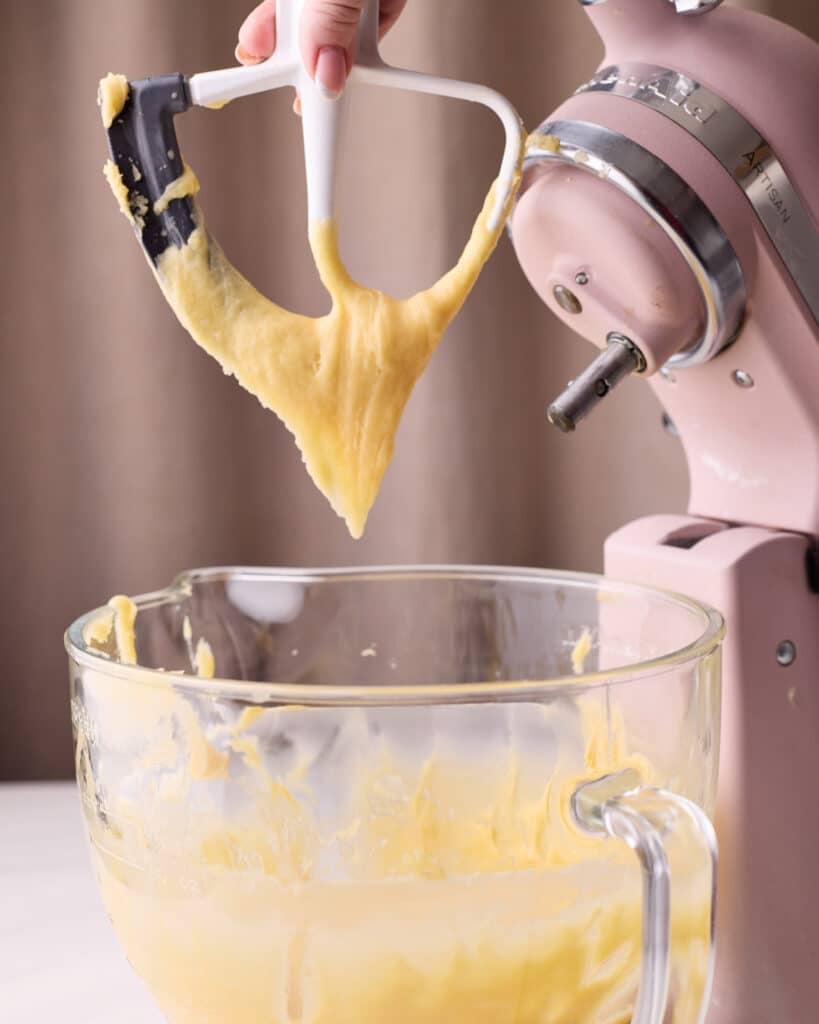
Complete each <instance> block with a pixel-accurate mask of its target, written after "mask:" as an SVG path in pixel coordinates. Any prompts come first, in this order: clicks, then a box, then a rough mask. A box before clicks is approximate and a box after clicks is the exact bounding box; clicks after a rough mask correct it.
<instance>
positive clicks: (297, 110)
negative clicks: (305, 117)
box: [293, 93, 301, 117]
mask: <svg viewBox="0 0 819 1024" xmlns="http://www.w3.org/2000/svg"><path fill="white" fill-rule="evenodd" d="M293 113H294V114H298V115H299V117H301V96H299V94H298V93H296V98H295V99H294V100H293Z"/></svg>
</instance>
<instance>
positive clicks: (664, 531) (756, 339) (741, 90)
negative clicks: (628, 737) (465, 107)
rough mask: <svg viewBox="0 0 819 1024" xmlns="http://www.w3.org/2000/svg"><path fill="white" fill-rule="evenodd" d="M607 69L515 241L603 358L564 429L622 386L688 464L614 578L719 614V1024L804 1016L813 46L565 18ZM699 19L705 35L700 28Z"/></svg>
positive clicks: (544, 143) (547, 128) (608, 557)
mask: <svg viewBox="0 0 819 1024" xmlns="http://www.w3.org/2000/svg"><path fill="white" fill-rule="evenodd" d="M580 2H581V3H582V4H583V6H584V7H585V8H586V13H587V14H588V16H589V18H590V19H591V21H592V23H593V25H594V27H595V28H596V30H597V31H598V33H599V34H600V36H601V38H602V40H603V42H604V44H605V47H606V55H605V58H604V61H603V64H602V66H601V68H600V69H599V70H598V72H597V73H596V74H594V75H593V76H592V77H591V78H590V79H589V80H588V81H587V82H585V83H584V84H583V85H581V86H580V88H579V89H578V90H577V91H576V93H575V94H574V95H573V96H572V97H571V98H570V99H568V100H567V101H566V102H565V103H564V104H563V105H562V106H561V107H560V108H559V109H558V110H557V111H555V112H554V114H552V115H551V117H549V118H548V119H547V120H546V121H545V122H544V123H543V124H542V125H541V127H540V128H539V129H538V131H537V132H536V133H535V134H534V135H533V136H532V137H531V139H530V143H529V147H528V152H527V158H526V162H525V165H524V180H523V186H522V189H521V193H520V197H519V200H518V203H517V207H516V210H515V213H514V215H513V217H512V221H511V233H512V238H513V242H514V246H515V249H516V251H517V255H518V257H519V259H520V262H521V265H522V267H523V269H524V271H525V273H526V275H527V276H528V278H529V280H530V282H531V283H532V285H533V286H534V288H535V289H536V290H537V292H538V293H539V295H540V296H541V297H542V298H543V300H544V302H545V303H546V304H547V305H548V306H549V307H550V308H551V309H552V310H553V311H554V312H555V313H556V315H557V316H559V317H560V318H561V319H562V320H563V321H564V322H565V323H567V324H568V325H569V326H571V327H572V328H573V329H574V330H576V331H577V332H578V333H580V334H581V335H583V336H584V337H585V338H587V339H588V340H589V341H592V342H593V343H594V344H595V345H597V346H598V347H599V348H601V349H602V351H601V353H600V354H599V355H598V356H597V358H596V359H595V360H594V361H593V362H592V364H591V365H590V366H589V368H588V369H587V370H586V371H585V372H584V373H582V374H581V375H580V376H579V377H578V378H577V380H575V381H573V382H572V383H570V384H569V386H568V387H567V389H566V390H565V391H564V392H563V394H562V395H560V396H559V397H558V398H557V399H556V400H555V401H554V403H553V404H552V405H551V407H550V409H549V419H550V420H551V422H552V423H554V424H555V425H556V426H558V427H559V428H560V429H562V430H564V431H566V432H571V431H573V430H574V429H575V427H576V426H577V424H578V423H579V422H580V420H582V418H583V417H584V416H586V415H588V414H589V413H590V412H591V411H592V410H593V409H594V408H595V407H596V406H598V405H599V404H601V403H602V402H603V400H604V399H605V398H606V397H607V396H608V395H609V394H610V392H611V391H612V390H613V389H614V387H615V386H616V384H617V383H618V381H620V380H622V379H623V378H624V377H625V376H627V375H628V374H630V373H640V374H643V375H644V376H647V377H649V378H650V381H651V385H652V387H653V388H654V391H655V393H656V395H657V397H658V398H659V400H660V402H661V403H662V405H663V408H664V410H665V414H664V417H663V422H664V425H665V426H666V428H667V429H669V430H671V431H672V432H674V433H676V434H678V435H679V437H680V439H681V441H682V444H683V446H684V448H685V452H686V455H687V458H688V464H689V470H690V478H691V497H690V505H689V512H688V514H687V515H684V516H679V515H661V516H651V517H649V518H645V519H641V520H638V521H637V522H634V523H631V524H629V525H628V526H626V527H624V528H623V529H620V530H618V531H617V532H616V533H614V534H613V535H612V536H611V537H610V538H609V539H608V541H607V543H606V548H605V569H606V573H607V574H610V575H611V576H613V577H616V578H618V577H619V578H625V579H631V580H634V581H639V582H642V583H650V584H654V585H658V586H662V587H666V588H669V589H672V590H678V591H681V592H685V593H688V594H691V595H692V596H695V597H698V598H699V599H702V600H706V601H709V602H711V603H712V604H713V605H715V606H716V607H718V608H720V609H721V610H722V611H723V612H724V614H725V615H726V619H727V622H728V639H727V643H726V647H725V676H724V705H723V708H724V712H723V729H722V751H721V761H720V790H719V793H720V803H719V810H718V815H717V826H718V834H719V839H720V858H721V863H720V872H719V893H720V906H719V910H718V925H717V935H718V955H717V968H716V978H715V985H714V994H713V1000H712V1008H711V1011H710V1014H709V1017H708V1020H709V1021H710V1022H712V1024H769V1022H771V1021H775V1020H777V1021H792V1022H807V1021H809V1020H814V1019H815V1015H816V1007H817V1006H819V972H817V971H816V963H817V960H818V959H819V916H817V915H816V914H815V913H814V912H813V910H812V906H813V905H814V904H815V902H816V898H817V893H819V816H818V815H817V814H816V810H815V807H816V802H815V799H814V797H813V794H812V793H811V791H810V789H809V783H808V780H809V779H810V778H814V777H815V776H816V773H817V768H819V744H817V736H818V735H819V732H818V731H817V727H818V726H819V691H817V683H819V547H817V539H818V538H819V397H817V396H819V230H818V228H817V226H818V225H819V187H817V183H816V171H815V168H816V167H817V166H819V132H817V131H816V117H815V109H814V105H815V102H816V97H817V96H819V47H817V45H816V44H815V43H813V42H812V41H811V40H809V39H807V38H806V37H804V36H802V35H800V34H799V33H797V32H796V31H794V30H792V29H790V28H788V27H786V26H784V25H782V24H779V23H778V22H775V21H773V20H771V19H769V18H765V17H763V16H761V15H756V14H751V13H748V12H744V11H739V10H732V9H730V8H726V7H721V6H720V5H719V0H717V2H713V0H712V2H697V0H580ZM690 15H701V16H699V17H691V16H690Z"/></svg>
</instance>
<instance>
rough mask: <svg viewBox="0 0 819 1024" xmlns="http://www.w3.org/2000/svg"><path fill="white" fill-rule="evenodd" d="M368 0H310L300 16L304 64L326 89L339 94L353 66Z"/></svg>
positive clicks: (335, 94)
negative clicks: (360, 24) (359, 28)
mask: <svg viewBox="0 0 819 1024" xmlns="http://www.w3.org/2000/svg"><path fill="white" fill-rule="evenodd" d="M364 3H365V0H307V3H305V5H304V12H303V14H302V19H301V52H302V58H303V60H304V66H305V67H306V68H307V71H308V73H309V74H311V75H312V76H313V77H314V78H315V80H316V84H317V85H318V86H319V88H321V89H322V90H323V91H324V92H327V93H329V94H330V95H332V96H337V95H338V94H339V93H340V92H341V90H342V89H343V88H344V83H345V82H346V81H347V75H348V73H349V71H350V68H351V67H352V66H353V59H354V56H355V42H356V35H357V33H358V23H359V21H360V20H361V9H362V7H363V6H364Z"/></svg>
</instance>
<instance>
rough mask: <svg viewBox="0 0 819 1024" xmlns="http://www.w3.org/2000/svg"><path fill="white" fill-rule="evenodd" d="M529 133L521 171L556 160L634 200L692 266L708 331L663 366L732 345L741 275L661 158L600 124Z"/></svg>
mask: <svg viewBox="0 0 819 1024" xmlns="http://www.w3.org/2000/svg"><path fill="white" fill-rule="evenodd" d="M530 138H531V141H530V145H529V148H528V149H527V152H526V158H525V160H524V163H523V167H524V173H525V171H526V170H527V169H528V168H531V167H534V166H536V165H537V164H540V163H543V162H544V161H560V162H562V163H571V164H574V165H575V166H576V167H577V168H579V169H580V170H583V171H586V172H589V173H591V174H595V175H597V176H598V177H600V178H602V179H603V180H604V181H607V182H609V183H610V184H612V185H614V186H615V187H616V188H618V189H620V191H621V192H624V193H625V194H626V195H627V196H629V198H631V199H632V200H633V201H634V202H635V203H637V205H638V206H640V208H641V209H643V210H644V211H645V212H646V214H647V215H648V216H649V217H651V219H652V220H653V221H654V222H655V223H656V224H657V225H658V226H659V227H660V228H661V229H662V230H663V232H664V233H665V234H666V235H667V236H668V238H669V239H670V240H671V241H672V242H673V244H674V245H675V247H676V248H677V250H678V251H679V252H680V254H681V255H682V257H683V259H684V260H685V262H686V263H687V264H688V266H689V267H690V269H691V272H692V273H693V274H694V276H695V278H696V279H697V282H698V284H699V286H700V291H701V293H702V297H703V301H704V303H705V311H706V323H705V330H704V332H703V335H702V337H701V338H700V339H699V340H698V341H697V342H695V343H694V344H693V345H691V346H690V347H688V348H686V349H684V350H683V351H681V352H678V353H677V354H676V355H674V356H672V358H671V359H669V361H668V363H667V365H668V366H669V367H675V368H679V369H681V368H683V367H686V366H697V365H699V364H701V363H705V362H707V361H708V360H709V359H712V358H713V357H714V356H715V355H717V354H718V353H719V352H721V351H722V349H724V348H725V347H726V346H727V345H730V344H731V342H732V341H733V340H734V339H735V337H736V336H737V334H738V333H739V329H740V328H741V326H742V322H743V319H744V316H745V301H746V289H745V278H744V276H743V273H742V268H741V267H740V265H739V260H738V258H737V255H736V253H735V252H734V249H733V246H732V245H731V243H730V242H729V241H728V239H727V237H726V235H725V233H724V232H723V230H722V228H721V227H720V226H719V224H718V223H717V221H716V220H715V219H714V217H713V215H712V214H711V212H710V210H709V209H708V208H707V206H706V205H705V203H703V202H702V200H701V199H700V198H699V196H698V195H697V194H696V192H694V190H693V189H692V188H690V187H689V186H688V185H687V184H686V183H685V181H683V179H682V178H681V177H680V176H679V175H678V174H677V173H676V172H675V171H672V170H671V168H670V167H669V166H668V165H667V164H665V163H663V161H662V160H660V159H659V157H656V156H654V154H653V153H650V152H649V151H648V150H647V149H644V148H643V147H642V146H639V145H637V143H636V142H632V140H631V139H628V138H626V136H625V135H621V134H620V133H619V132H615V131H612V130H611V129H609V128H604V127H602V126H601V125H597V124H590V123H588V122H585V121H555V122H552V123H546V124H544V125H541V127H540V128H539V129H538V130H537V132H536V133H535V134H534V135H533V136H531V137H530ZM538 140H541V144H539V141H538Z"/></svg>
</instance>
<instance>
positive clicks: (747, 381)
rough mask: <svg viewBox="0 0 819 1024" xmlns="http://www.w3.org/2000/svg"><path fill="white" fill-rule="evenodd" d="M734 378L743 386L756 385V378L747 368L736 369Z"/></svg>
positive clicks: (736, 382) (735, 381)
mask: <svg viewBox="0 0 819 1024" xmlns="http://www.w3.org/2000/svg"><path fill="white" fill-rule="evenodd" d="M733 378H734V383H735V384H738V385H739V387H741V388H752V387H753V386H754V378H753V377H752V376H751V375H750V373H748V371H747V370H734V373H733Z"/></svg>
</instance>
